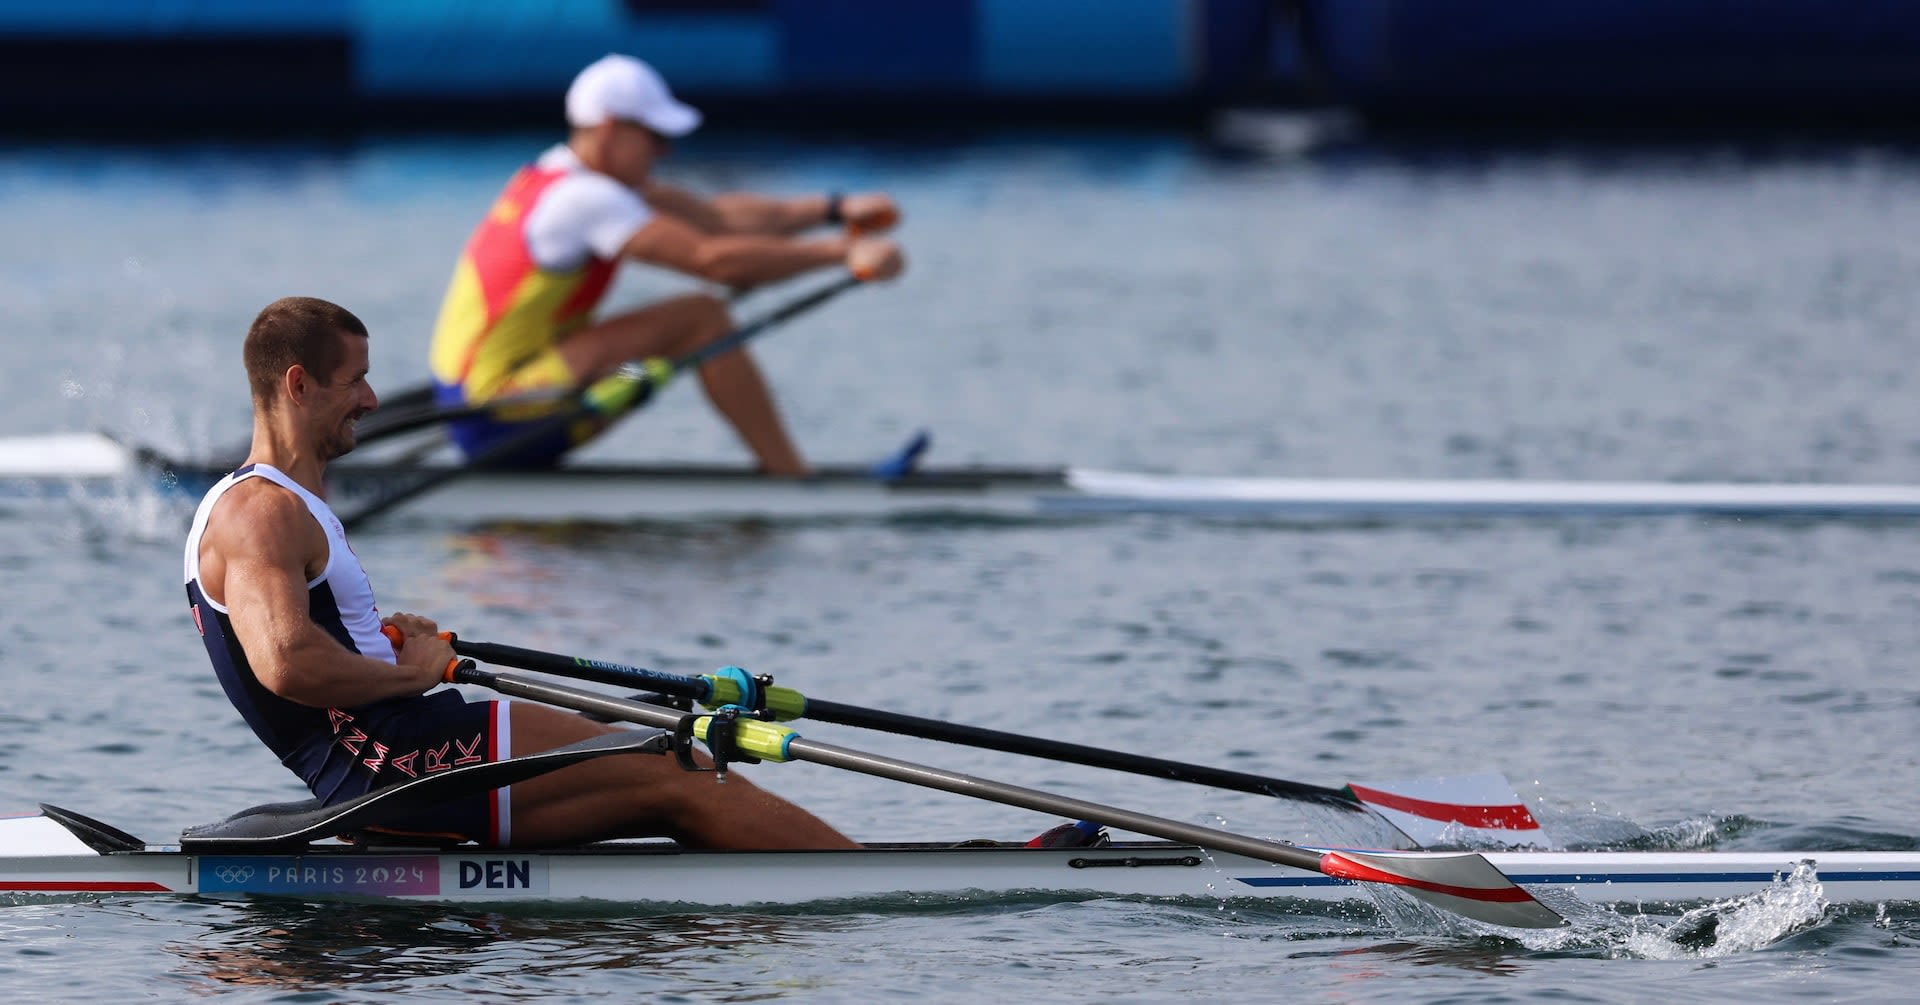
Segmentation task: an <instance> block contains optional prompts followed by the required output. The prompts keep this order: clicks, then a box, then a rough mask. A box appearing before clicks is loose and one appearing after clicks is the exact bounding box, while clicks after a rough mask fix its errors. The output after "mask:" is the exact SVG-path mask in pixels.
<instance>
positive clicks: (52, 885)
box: [0, 879, 173, 893]
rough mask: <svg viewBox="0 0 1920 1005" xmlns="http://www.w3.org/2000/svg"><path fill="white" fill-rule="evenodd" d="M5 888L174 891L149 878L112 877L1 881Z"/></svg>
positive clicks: (82, 891)
mask: <svg viewBox="0 0 1920 1005" xmlns="http://www.w3.org/2000/svg"><path fill="white" fill-rule="evenodd" d="M4 890H14V891H25V890H31V891H33V892H35V893H172V892H173V887H170V886H165V885H162V884H160V883H155V882H151V881H149V880H141V881H140V882H137V883H129V882H123V881H119V880H111V879H102V880H66V879H45V880H37V879H36V880H14V881H12V882H0V891H4Z"/></svg>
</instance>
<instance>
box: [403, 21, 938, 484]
mask: <svg viewBox="0 0 1920 1005" xmlns="http://www.w3.org/2000/svg"><path fill="white" fill-rule="evenodd" d="M567 122H568V124H569V125H571V126H572V132H571V133H570V134H569V136H568V138H567V141H566V142H565V143H561V144H557V145H555V146H554V147H552V148H550V149H548V150H547V151H546V152H545V153H543V154H541V155H540V158H539V159H538V160H537V161H536V162H534V163H533V164H531V165H528V166H527V167H524V168H521V169H520V171H519V172H517V173H516V174H515V175H514V176H513V178H512V179H511V180H509V181H508V182H507V187H506V190H505V191H503V192H502V193H501V194H500V196H499V198H498V199H497V200H495V202H494V204H493V207H492V208H491V209H490V210H488V212H487V215H486V218H485V219H484V220H482V221H481V222H480V225H479V226H478V227H477V228H476V229H475V230H474V232H473V236H472V237H470V238H469V239H468V240H467V245H466V249H465V250H464V251H463V252H462V253H461V256H460V260H459V263H458V264H457V265H456V266H455V268H454V273H453V281H452V283H451V284H450V285H449V286H448V288H447V293H446V297H445V299H444V300H443V301H442V303H441V306H440V316H439V321H438V322H437V323H436V325H435V327H434V334H433V345H432V349H431V359H430V363H431V366H432V370H433V378H434V384H435V394H436V398H437V400H438V401H439V402H440V403H441V404H443V405H450V406H451V405H461V404H468V405H474V404H484V403H486V402H489V401H493V400H496V399H500V398H503V397H508V396H515V395H523V394H527V393H529V392H544V391H555V390H562V391H565V390H581V389H587V388H589V387H591V386H592V385H593V384H595V383H596V382H598V381H601V380H604V379H607V378H609V377H611V376H612V375H613V374H614V372H615V371H616V370H617V369H619V367H620V366H621V364H623V363H626V362H628V361H631V360H637V359H643V358H647V357H656V356H660V357H670V358H673V357H680V356H683V355H685V354H686V353H688V352H690V351H692V350H694V349H697V348H699V347H700V346H703V345H706V344H708V343H710V342H713V341H714V340H716V339H719V338H721V337H722V336H724V335H726V334H727V332H728V331H729V330H730V329H731V328H732V326H733V323H732V319H731V317H730V316H729V314H728V310H727V305H726V302H725V301H724V300H722V299H721V298H719V297H716V296H713V295H710V294H706V293H693V294H685V295H682V296H676V297H671V298H668V299H666V300H662V301H659V302H657V303H653V304H648V305H646V306H644V307H639V308H636V309H634V310H631V311H626V312H624V313H620V314H615V315H612V316H610V317H605V318H596V317H595V316H594V308H595V307H596V306H598V305H599V303H600V301H601V299H602V298H603V297H604V296H605V294H606V291H607V288H608V286H609V285H610V284H611V282H612V280H613V275H614V269H615V266H616V265H617V264H618V263H619V262H620V261H621V260H622V259H634V260H636V261H641V262H646V263H649V264H652V265H657V266H661V267H664V268H668V269H672V270H674V271H677V272H681V273H685V274H687V275H690V276H696V277H699V278H701V279H705V280H709V281H711V282H715V283H721V284H724V285H727V286H731V287H734V288H736V289H749V288H752V287H756V286H759V285H762V284H764V283H772V282H777V281H779V280H782V279H787V278H789V277H792V276H797V275H800V274H802V273H805V272H810V271H813V270H816V269H824V268H831V267H835V266H844V267H846V268H847V269H848V270H850V271H851V272H852V273H853V274H854V275H855V276H858V277H860V278H862V279H867V280H882V279H890V278H892V277H894V276H896V275H898V274H899V273H900V271H901V269H902V268H903V267H904V259H903V258H902V257H901V254H900V249H899V247H898V246H897V245H896V244H895V243H894V242H893V241H892V240H891V239H889V238H885V237H879V236H873V235H876V234H879V233H883V232H885V231H887V230H890V229H891V228H892V227H893V226H894V225H895V224H896V223H898V222H899V219H900V213H899V209H898V207H896V206H895V205H894V202H893V200H892V199H891V198H890V197H888V196H886V195H884V194H880V193H859V194H845V195H843V194H841V193H839V192H828V193H823V194H819V195H808V196H800V197H794V198H780V197H774V196H767V195H759V194H754V193H747V192H730V193H725V194H720V195H714V196H709V197H703V196H699V195H696V194H694V193H692V192H689V191H686V190H684V189H680V188H675V187H673V186H670V185H666V184H662V183H661V182H659V181H656V180H655V179H654V178H653V167H654V163H655V162H656V161H658V160H659V159H660V158H661V157H663V156H665V155H666V153H667V151H668V150H669V148H670V146H671V143H672V141H673V140H674V139H677V138H679V137H682V136H685V135H687V134H688V133H690V132H692V131H693V130H694V129H695V128H696V127H698V126H699V125H700V113H699V112H698V111H697V110H695V109H694V108H692V107H690V106H688V105H686V104H683V103H682V102H680V101H678V100H677V99H675V98H674V96H673V95H672V93H671V92H669V91H668V89H667V85H666V83H665V81H663V80H662V79H661V78H660V75H659V74H657V73H655V72H654V70H653V69H652V68H651V67H649V66H648V65H647V64H645V63H643V62H641V61H640V60H637V59H634V58H632V57H630V56H621V55H610V56H606V57H604V58H602V59H600V60H599V61H597V62H595V63H593V64H591V65H589V66H588V67H587V68H586V69H584V70H582V71H581V72H580V74H579V75H578V76H577V77H575V78H574V81H573V84H572V86H571V87H569V88H568V90H567ZM822 226H844V227H845V230H844V231H842V232H841V233H838V234H833V235H830V236H820V237H802V236H799V235H800V234H801V233H802V232H804V231H808V230H811V229H813V228H816V227H822ZM615 379H619V378H615ZM700 381H701V384H702V386H703V387H704V388H705V390H706V394H707V398H708V400H709V401H711V402H712V403H713V405H714V407H715V408H717V409H718V410H719V412H720V414H721V415H722V416H724V417H725V418H726V420H727V422H728V423H729V424H731V425H732V426H733V428H734V431H735V432H737V433H738V434H739V436H740V438H741V439H742V440H743V441H745V443H746V445H747V448H748V449H749V450H751V451H752V452H753V455H754V457H755V459H756V460H757V461H758V464H759V467H760V470H761V471H762V472H764V473H766V474H770V475H780V476H789V477H799V476H804V475H805V474H807V465H806V463H805V462H804V461H803V460H801V457H800V453H799V451H798V450H797V449H795V447H794V445H793V441H792V440H791V438H789V437H788V435H787V430H786V427H785V425H784V424H783V423H782V422H781V419H780V414H779V411H778V409H777V408H776V407H775V405H774V402H773V397H772V394H771V393H770V392H769V391H768V388H767V383H766V380H765V379H764V378H763V377H762V376H761V374H760V370H759V368H758V367H757V366H756V365H755V364H754V361H753V358H752V357H751V356H749V355H748V354H747V353H746V352H745V351H744V350H734V351H732V352H728V353H726V354H724V355H722V356H719V357H716V358H714V359H713V360H711V361H709V362H707V363H706V364H705V365H703V366H702V367H701V368H700ZM559 407H564V406H556V405H548V406H544V407H542V406H528V407H521V408H517V409H508V408H506V407H503V408H502V410H501V411H499V412H494V413H488V414H485V415H481V416H478V417H473V418H467V419H462V420H460V421H458V422H455V423H454V424H453V425H452V426H451V428H450V433H451V435H452V438H453V440H454V442H455V443H456V444H458V445H459V447H460V449H461V450H462V451H463V452H464V453H465V454H466V455H467V456H468V457H469V458H471V457H474V456H476V455H479V454H481V453H483V452H485V451H487V450H488V449H489V448H490V447H494V446H495V445H497V444H500V443H502V442H503V441H506V440H509V439H511V438H513V437H514V436H515V435H516V434H517V433H519V432H520V431H521V430H523V429H524V428H525V427H526V425H527V424H528V423H531V422H537V421H539V420H540V419H541V418H543V417H546V416H547V415H550V414H552V411H553V410H555V409H556V408H559ZM614 418H617V413H616V414H614V415H598V416H596V417H595V418H594V420H592V421H587V422H583V423H579V424H575V425H574V427H573V428H568V429H564V430H558V429H556V430H555V431H554V433H553V435H552V436H549V437H545V438H544V442H540V443H537V444H532V445H529V446H527V447H525V448H521V449H516V448H506V449H508V450H511V451H512V453H513V456H511V457H492V458H490V460H493V461H496V462H499V463H503V464H512V465H517V466H546V465H551V464H553V463H555V462H557V461H558V460H559V458H560V457H561V456H562V455H563V454H564V453H566V451H568V450H570V449H572V448H573V447H576V446H578V445H580V444H581V443H583V442H585V441H586V440H587V439H590V438H591V437H592V436H594V435H596V434H597V433H599V432H600V431H601V430H602V429H605V428H606V426H607V424H608V423H610V422H611V421H612V420H613V419H614Z"/></svg>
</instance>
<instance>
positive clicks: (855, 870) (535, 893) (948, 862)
mask: <svg viewBox="0 0 1920 1005" xmlns="http://www.w3.org/2000/svg"><path fill="white" fill-rule="evenodd" d="M1377 854H1392V855H1405V856H1410V857H1415V858H1417V857H1419V856H1420V855H1422V854H1423V853H1420V852H1396V853H1377ZM1486 857H1487V859H1488V860H1489V861H1490V862H1491V863H1492V864H1493V865H1494V866H1495V867H1496V868H1498V869H1499V870H1501V871H1502V872H1503V873H1505V874H1506V875H1507V876H1508V877H1509V878H1511V879H1512V880H1513V881H1514V882H1516V883H1519V884H1520V885H1521V886H1524V887H1526V888H1528V889H1529V890H1530V891H1532V892H1533V893H1535V894H1536V895H1541V896H1551V895H1553V894H1555V893H1556V892H1558V893H1560V894H1564V895H1570V896H1572V897H1575V898H1578V899H1579V900H1582V901H1586V902H1589V903H1593V904H1609V905H1630V906H1640V907H1654V906H1659V905H1668V904H1675V905H1677V904H1685V903H1693V902H1700V901H1707V900H1717V899H1725V898H1732V897H1740V896H1746V895H1751V894H1755V893H1758V892H1760V891H1763V890H1766V889H1768V888H1769V887H1772V886H1774V885H1775V884H1777V883H1780V882H1783V881H1784V880H1785V877H1788V876H1790V875H1792V874H1793V873H1794V871H1795V869H1796V868H1797V867H1799V866H1801V865H1802V864H1803V863H1810V864H1811V865H1810V868H1811V869H1812V872H1813V878H1815V879H1817V880H1818V882H1819V883H1820V885H1821V892H1822V894H1823V896H1825V898H1826V899H1827V900H1828V901H1829V902H1831V903H1883V902H1897V901H1920V853H1916V852H1858V851H1847V852H1842V851H1823V852H1784V851H1783V852H1488V853H1486ZM1379 889H1381V888H1380V887H1379V886H1378V885H1376V884H1363V885H1356V884H1353V883H1349V882H1347V881H1345V880H1338V879H1330V878H1328V877H1325V876H1321V875H1319V874H1317V873H1313V872H1306V871H1303V870H1300V869H1294V868H1291V867H1288V866H1282V865H1275V864H1270V863H1267V862H1264V861H1259V860H1256V859H1252V858H1248V857H1245V856H1240V855H1233V854H1226V853H1221V852H1211V851H1205V850H1202V849H1199V848H1194V847H1191V846H1186V845H1179V844H1170V843H1163V842H1124V843H1118V844H1113V845H1109V846H1104V847H1100V848H1060V849H1054V848H1047V849H1037V848H1026V847H1019V846H1011V847H1008V846H991V847H975V846H961V847H955V846H951V845H935V844H898V845H876V846H871V847H868V848H863V849H858V850H851V851H786V852H727V851H691V850H686V849H682V848H679V847H677V846H675V845H673V844H671V843H667V842H657V841H656V842H641V841H618V842H606V843H603V844H598V845H593V846H590V847H584V848H573V849H561V850H554V851H542V852H518V851H495V850H482V849H475V848H467V849H455V850H451V851H421V850H412V849H378V848H375V849H357V848H353V847H350V846H347V845H332V844H328V845H315V846H312V847H310V848H307V849H304V850H301V851H298V852H291V851H260V852H225V851H223V852H221V853H219V854H196V853H193V852H189V851H183V850H181V849H180V848H178V847H174V846H141V847H140V848H138V850H114V851H105V852H102V851H98V850H96V849H95V848H93V847H90V846H88V845H87V844H86V843H85V842H83V841H82V840H81V839H80V838H78V837H76V836H75V835H74V834H72V833H71V832H69V831H68V830H66V828H64V827H63V826H62V825H61V824H59V823H57V822H55V821H54V820H52V819H50V818H47V817H44V816H28V817H15V818H8V819H5V820H0V896H13V897H22V896H75V895H101V894H105V895H141V894H172V895H189V894H194V895H209V896H237V895H268V896H297V897H321V898H367V899H398V900H424V901H475V902H514V901H525V902H536V903H539V902H554V903H565V902H588V901H606V902H619V903H659V904H697V905H703V906H710V907H747V906H753V905H762V904H807V903H820V902H830V901H844V900H872V899H896V898H901V897H914V898H925V897H943V898H955V899H969V898H979V899H1004V898H1006V897H1009V896H1018V895H1026V894H1047V895H1054V896H1081V897H1138V898H1148V899H1179V900H1224V901H1234V900H1258V899H1264V900H1275V899H1279V900H1300V901H1310V902H1325V903H1345V902H1355V903H1360V902H1364V901H1366V900H1367V899H1368V895H1369V894H1370V893H1371V892H1373V891H1377V890H1379Z"/></svg>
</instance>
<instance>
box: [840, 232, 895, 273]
mask: <svg viewBox="0 0 1920 1005" xmlns="http://www.w3.org/2000/svg"><path fill="white" fill-rule="evenodd" d="M906 267H907V260H906V259H905V258H903V257H901V255H900V247H899V245H896V244H894V243H893V241H892V240H891V239H890V238H885V237H860V238H855V239H854V242H853V245H852V246H851V247H849V248H848V249H847V271H849V272H851V273H853V274H854V275H855V276H858V277H859V278H860V279H861V280H862V281H864V282H874V281H877V280H881V279H892V278H893V277H895V276H897V275H899V274H900V270H902V269H904V268H906Z"/></svg>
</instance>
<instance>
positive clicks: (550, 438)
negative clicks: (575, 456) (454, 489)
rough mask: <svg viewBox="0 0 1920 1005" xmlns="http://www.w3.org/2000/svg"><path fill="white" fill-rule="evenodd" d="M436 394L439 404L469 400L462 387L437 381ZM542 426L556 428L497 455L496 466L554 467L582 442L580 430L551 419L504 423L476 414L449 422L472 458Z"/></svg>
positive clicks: (463, 452)
mask: <svg viewBox="0 0 1920 1005" xmlns="http://www.w3.org/2000/svg"><path fill="white" fill-rule="evenodd" d="M433 393H434V401H435V403H436V404H439V405H440V406H442V407H449V408H450V407H454V406H457V405H463V404H465V403H466V396H465V395H464V394H463V393H462V392H461V390H460V388H459V387H458V386H453V385H447V384H442V383H439V382H438V381H435V382H434V387H433ZM541 425H547V426H550V427H552V428H550V429H548V431H547V432H546V433H544V434H542V435H540V436H537V437H535V438H534V441H533V442H531V443H527V444H523V445H521V446H519V447H516V448H515V449H514V450H513V451H512V452H511V453H509V454H506V455H502V456H497V457H493V458H491V461H492V464H493V466H495V467H502V468H550V467H553V466H554V465H556V464H559V463H560V458H561V457H563V456H565V455H566V453H567V451H569V450H572V449H573V448H574V447H576V446H578V445H579V443H580V437H579V436H578V435H577V434H576V432H575V431H574V430H571V429H568V428H566V426H565V425H559V426H554V425H553V424H552V423H551V422H546V421H544V420H539V419H536V420H533V421H527V422H502V421H500V420H498V419H495V418H492V417H490V416H486V415H475V416H470V417H468V418H465V419H455V420H454V421H452V422H449V423H447V438H448V439H450V440H452V441H453V445H454V446H456V447H459V448H460V454H461V456H463V457H466V458H467V459H468V460H472V459H473V458H475V457H479V456H481V455H483V454H487V453H488V452H490V451H492V450H494V449H496V448H498V447H499V446H500V445H501V444H503V443H506V442H508V441H510V440H512V439H513V438H514V437H517V436H521V435H523V434H526V433H527V432H529V431H530V430H533V429H535V428H537V427H539V426H541Z"/></svg>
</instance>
